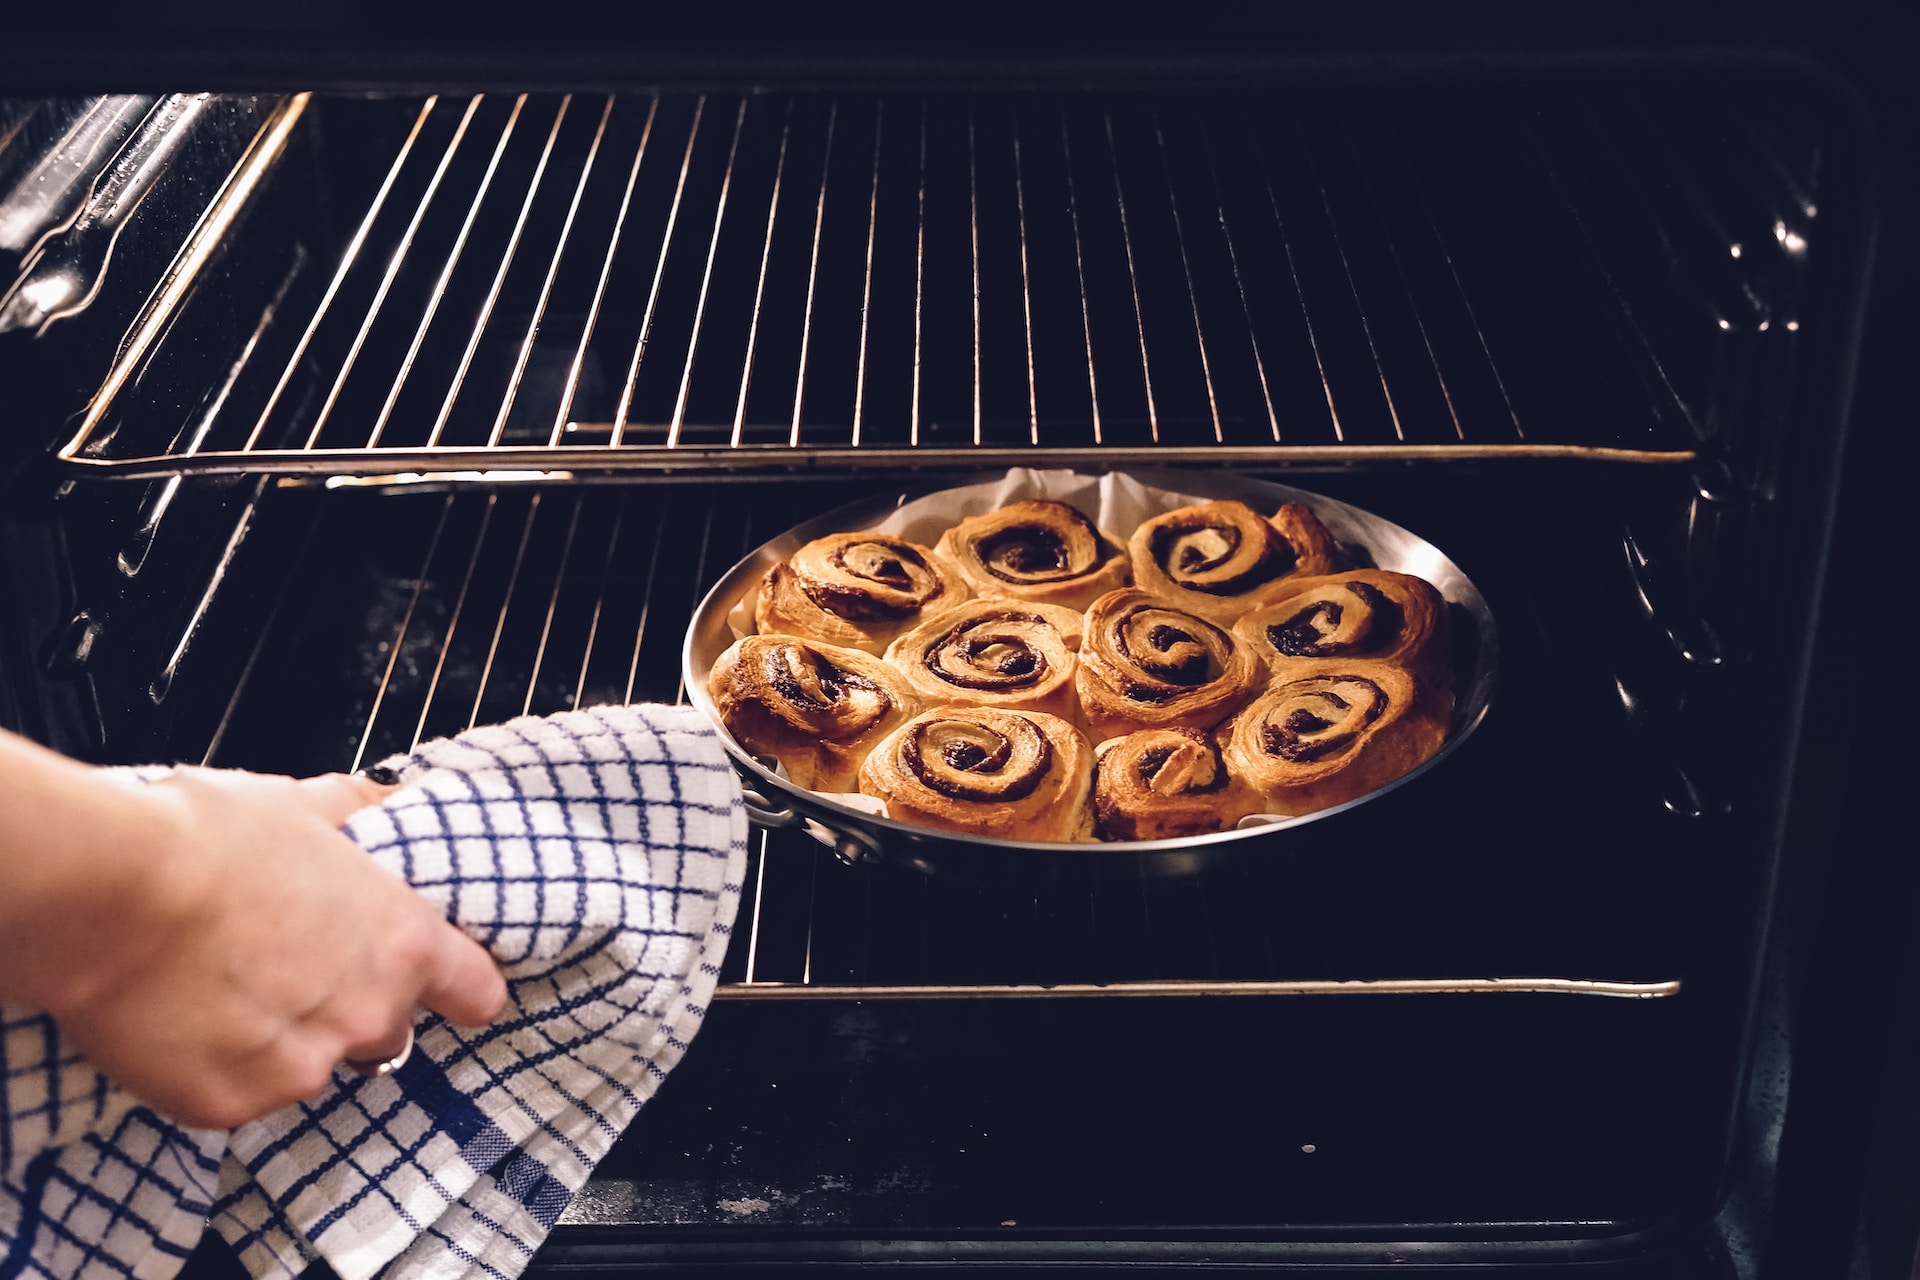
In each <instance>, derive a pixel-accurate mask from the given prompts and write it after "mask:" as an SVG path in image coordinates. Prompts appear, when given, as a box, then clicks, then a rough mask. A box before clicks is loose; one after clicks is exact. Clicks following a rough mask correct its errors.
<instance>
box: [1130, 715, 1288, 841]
mask: <svg viewBox="0 0 1920 1280" xmlns="http://www.w3.org/2000/svg"><path fill="white" fill-rule="evenodd" d="M1266 809H1267V801H1266V797H1264V796H1262V795H1261V794H1260V793H1259V792H1257V791H1255V790H1254V789H1253V788H1252V787H1250V786H1248V785H1247V784H1246V783H1245V782H1244V781H1242V780H1241V779H1239V778H1236V777H1234V776H1233V775H1232V774H1231V773H1229V772H1228V770H1227V766H1226V762H1225V761H1224V760H1222V759H1221V758H1220V748H1219V747H1218V746H1216V745H1215V744H1214V743H1213V741H1212V740H1211V739H1210V738H1208V737H1207V735H1206V734H1204V733H1201V732H1200V731H1199V730H1197V729H1142V730H1141V731H1140V732H1138V733H1130V734H1128V735H1127V736H1126V737H1124V738H1115V739H1113V740H1112V741H1111V742H1103V743H1101V744H1100V746H1099V748H1098V754H1097V755H1096V758H1095V762H1094V766H1093V812H1094V817H1095V820H1096V822H1097V823H1098V827H1099V832H1100V836H1101V838H1102V839H1106V840H1167V839H1172V838H1174V837H1176V836H1198V835H1205V834H1206V833H1208V832H1210V831H1225V830H1226V829H1227V828H1228V827H1231V826H1232V825H1233V824H1234V823H1236V822H1238V821H1240V819H1242V818H1244V817H1246V816H1247V815H1248V814H1252V813H1265V812H1266Z"/></svg>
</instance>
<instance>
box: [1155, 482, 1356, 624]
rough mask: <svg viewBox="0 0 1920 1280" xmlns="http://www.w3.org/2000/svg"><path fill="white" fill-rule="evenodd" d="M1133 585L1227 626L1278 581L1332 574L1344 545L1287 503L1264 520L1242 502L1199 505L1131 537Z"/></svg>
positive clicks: (1314, 519) (1311, 517)
mask: <svg viewBox="0 0 1920 1280" xmlns="http://www.w3.org/2000/svg"><path fill="white" fill-rule="evenodd" d="M1127 554H1128V556H1129V558H1130V559H1131V560H1132V562H1133V584H1134V585H1135V586H1136V587H1139V588H1140V589H1141V590H1143V591H1146V592H1147V593H1148V594H1150V595H1155V596H1159V597H1160V598H1162V599H1164V600H1168V601H1171V602H1173V603H1174V604H1175V605H1177V606H1178V607H1179V608H1182V609H1185V610H1187V611H1188V612H1189V613H1197V614H1199V615H1200V616H1201V617H1203V618H1211V619H1213V620H1214V621H1216V622H1224V623H1227V624H1229V625H1231V624H1232V623H1233V621H1234V620H1235V619H1236V618H1238V617H1239V616H1240V615H1241V614H1242V613H1244V612H1246V610H1247V609H1249V608H1251V607H1252V606H1254V605H1255V604H1257V603H1259V602H1260V601H1261V600H1262V599H1264V598H1265V597H1266V596H1267V595H1268V594H1269V593H1270V592H1271V590H1272V588H1273V586H1274V585H1275V584H1276V583H1278V582H1279V581H1280V580H1282V579H1284V578H1288V577H1296V576H1298V577H1306V576H1310V575H1319V574H1326V573H1331V572H1333V570H1334V569H1335V568H1336V567H1337V564H1336V561H1337V559H1338V556H1339V547H1338V546H1337V545H1336V544H1335V543H1334V540H1333V535H1332V534H1331V533H1329V532H1327V527H1326V526H1325V525H1323V524H1321V523H1320V518H1319V517H1318V516H1316V515H1314V514H1313V512H1312V511H1311V510H1310V509H1308V508H1307V507H1305V506H1302V505H1301V504H1299V503H1297V502H1289V503H1287V504H1286V505H1285V506H1283V507H1281V508H1280V510H1278V511H1277V512H1275V513H1274V514H1273V517H1272V519H1267V518H1266V517H1263V516H1262V515H1261V514H1260V513H1259V512H1257V511H1255V510H1254V509H1253V508H1252V507H1249V506H1248V505H1247V504H1246V503H1244V502H1233V501H1224V502H1196V503H1194V504H1193V505H1191V506H1186V507H1180V508H1178V509H1177V510H1174V511H1169V512H1167V513H1166V514H1164V515H1158V516H1155V517H1153V519H1151V520H1147V521H1145V522H1143V523H1142V524H1141V525H1140V527H1139V528H1138V529H1135V530H1134V532H1133V537H1132V538H1130V539H1128V541H1127Z"/></svg>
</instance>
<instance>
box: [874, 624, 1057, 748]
mask: <svg viewBox="0 0 1920 1280" xmlns="http://www.w3.org/2000/svg"><path fill="white" fill-rule="evenodd" d="M1080 630H1081V617H1080V615H1079V614H1078V613H1075V612H1074V611H1073V610H1071V609H1065V608H1061V607H1060V606H1058V605H1051V604H1036V603H1034V602H1032V601H1027V600H971V601H969V602H967V603H966V604H963V605H961V606H960V607H959V608H957V609H949V610H948V611H947V612H945V613H942V614H940V615H938V616H937V617H933V618H928V619H927V620H926V621H924V622H922V623H921V624H920V625H919V626H917V627H915V628H914V629H913V630H911V631H909V632H907V633H906V634H905V635H903V636H901V637H900V638H899V639H898V640H895V641H894V642H893V643H892V644H890V645H888V646H887V654H886V658H887V663H888V665H890V666H891V667H893V669H894V670H895V671H898V672H899V673H900V674H901V675H902V676H903V677H904V678H905V679H906V681H907V684H908V685H909V686H910V687H911V688H912V689H913V690H914V692H915V693H918V694H919V695H920V696H921V697H922V698H923V699H925V700H926V702H927V703H928V704H930V705H931V704H937V703H960V704H965V705H970V706H982V707H1005V708H1007V709H1008V710H1011V711H1045V712H1048V713H1049V714H1052V715H1057V716H1059V717H1061V718H1062V719H1067V720H1071V719H1073V718H1074V715H1075V713H1076V712H1077V711H1078V710H1079V699H1078V698H1076V697H1075V696H1074V691H1073V675H1074V669H1075V667H1076V665H1077V663H1076V661H1075V659H1074V654H1073V651H1074V650H1075V649H1077V648H1079V646H1080V642H1081V637H1080Z"/></svg>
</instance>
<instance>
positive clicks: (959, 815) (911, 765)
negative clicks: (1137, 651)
mask: <svg viewBox="0 0 1920 1280" xmlns="http://www.w3.org/2000/svg"><path fill="white" fill-rule="evenodd" d="M860 790H861V792H862V793H863V794H865V795H870V796H876V797H878V798H879V799H881V800H884V801H885V802H886V805H887V816H888V817H891V818H895V819H897V820H899V821H901V822H917V823H921V824H922V825H925V826H929V827H939V828H940V829H942V830H945V831H957V832H960V833H962V834H965V835H974V836H989V837H995V838H998V839H1002V840H1091V839H1092V838H1093V806H1092V804H1091V796H1092V790H1093V748H1092V747H1091V746H1089V745H1088V743H1087V740H1086V738H1085V737H1084V736H1083V735H1082V734H1081V732H1080V731H1079V730H1078V729H1076V728H1074V727H1073V726H1072V725H1071V724H1068V723H1067V722H1066V721H1065V720H1062V719H1060V718H1059V717H1057V716H1050V715H1046V714H1044V713H1042V712H1037V711H1005V710H1002V709H1000V708H998V707H936V708H934V709H933V710H931V711H925V712H922V713H921V714H919V715H917V716H915V717H914V718H913V719H911V720H909V721H907V722H906V723H905V724H903V725H901V726H900V727H899V728H898V729H895V730H894V731H893V732H892V733H891V734H889V735H888V736H887V738H886V740H885V741H883V742H881V744H880V745H879V746H877V747H875V748H874V749H873V753H872V754H871V755H869V756H868V757H867V759H866V763H865V764H863V765H861V766H860Z"/></svg>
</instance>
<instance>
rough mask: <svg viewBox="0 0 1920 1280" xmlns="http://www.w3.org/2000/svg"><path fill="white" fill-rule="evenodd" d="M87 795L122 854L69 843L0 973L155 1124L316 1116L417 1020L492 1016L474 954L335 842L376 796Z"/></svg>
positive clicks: (341, 781) (490, 982)
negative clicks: (295, 1107)
mask: <svg viewBox="0 0 1920 1280" xmlns="http://www.w3.org/2000/svg"><path fill="white" fill-rule="evenodd" d="M89 781H92V782H93V783H94V784H95V786H96V787H97V788H98V789H99V790H100V792H101V793H102V794H100V795H98V796H97V797H96V799H97V801H98V803H99V806H100V808H101V809H102V810H103V813H102V817H101V820H100V822H99V823H98V828H99V830H100V832H101V833H103V834H104V833H106V832H110V831H116V830H117V831H119V832H121V833H122V834H121V835H120V837H119V841H118V843H119V844H120V846H121V847H118V848H110V849H95V848H94V847H93V846H92V845H91V844H85V843H83V844H81V845H80V846H79V848H80V852H79V855H78V856H75V855H74V854H73V853H71V852H70V853H69V854H68V856H67V857H65V858H64V859H62V860H61V861H62V862H63V863H64V864H66V865H64V867H63V868H60V869H57V870H56V871H55V872H54V873H53V875H54V880H53V882H52V883H47V882H45V880H46V878H45V877H44V876H43V877H42V882H41V883H39V884H37V885H36V886H35V887H36V888H37V890H38V894H39V898H40V900H41V901H42V902H49V901H50V902H52V903H54V904H57V905H58V906H59V907H61V908H62V909H61V910H59V911H58V912H57V913H54V914H51V915H49V914H47V913H44V912H43V913H41V916H42V918H41V920H40V921H39V923H37V924H36V923H35V922H34V921H33V920H31V919H29V920H28V921H26V922H25V924H24V926H21V925H19V924H17V923H15V922H13V921H9V925H10V927H13V928H16V929H17V928H20V927H24V928H25V929H26V930H27V931H28V933H29V934H34V935H37V936H34V937H30V938H21V937H14V938H10V939H8V940H7V941H6V942H5V943H4V944H0V960H10V961H11V964H10V966H9V965H8V964H0V974H4V976H5V978H6V981H5V983H4V987H5V988H7V989H9V990H12V991H17V992H19V993H21V994H22V995H24V996H25V998H27V999H29V1000H31V1001H32V1002H33V1003H35V1004H37V1005H38V1007H40V1008H42V1009H44V1010H45V1011H47V1012H48V1013H50V1014H52V1015H53V1017H54V1018H55V1020H56V1021H57V1022H58V1023H59V1024H60V1026H61V1028H62V1031H63V1032H64V1033H65V1034H66V1035H68V1036H69V1037H71V1039H72V1040H73V1042H74V1043H75V1045H76V1046H77V1047H78V1048H79V1049H80V1051H81V1052H82V1053H83V1054H84V1055H85V1056H86V1057H87V1059H88V1060H89V1061H90V1062H91V1063H92V1064H93V1065H94V1066H96V1067H97V1068H99V1069H100V1070H101V1071H102V1072H104V1073H105V1074H106V1075H107V1076H108V1077H109V1078H110V1079H112V1080H114V1081H115V1082H117V1083H118V1084H120V1085H121V1086H123V1087H124V1088H126V1089H127V1090H128V1091H129V1092H131V1093H132V1094H133V1095H134V1096H136V1097H138V1098H139V1099H141V1100H142V1101H143V1102H145V1103H147V1104H148V1105H150V1106H152V1107H154V1108H155V1109H156V1110H158V1111H160V1112H161V1113H162V1114H165V1115H167V1116H170V1117H172V1118H174V1119H175V1120H178V1121H180V1122H182V1123H184V1124H188V1125H193V1126H196V1127H203V1128H230V1127H233V1126H235V1125H238V1124H241V1123H244V1122H246V1121H248V1120H252V1119H255V1118H257V1117H259V1116H262V1115H265V1114H266V1113H268V1112H270V1111H274V1110H277V1109H278V1108H280V1107H283V1106H286V1105H288V1104H290V1103H293V1102H297V1101H299V1100H302V1099H305V1098H309V1097H312V1096H313V1095H314V1094H316V1093H318V1092H320V1091H321V1090H322V1089H323V1088H325V1086H326V1084H327V1082H328V1080H329V1079H330V1078H331V1076H332V1073H333V1071H334V1069H335V1068H336V1067H338V1066H339V1065H340V1064H341V1062H342V1061H343V1060H346V1059H357V1060H375V1061H378V1060H381V1059H386V1058H390V1057H392V1056H393V1055H395V1054H396V1053H398V1052H399V1051H400V1050H401V1048H402V1047H403V1046H404V1044H405V1043H406V1036H407V1034H408V1030H409V1027H410V1024H411V1020H412V1015H413V1011H414V1009H415V1007H416V1006H417V1005H425V1006H426V1007H427V1008H429V1009H432V1010H434V1011H435V1012H437V1013H440V1014H442V1015H444V1016H445V1017H446V1018H447V1019H449V1020H450V1021H452V1022H454V1023H457V1024H461V1025H466V1026H478V1025H484V1024H486V1023H488V1022H490V1021H492V1020H493V1018H494V1017H495V1016H496V1015H497V1014H498V1013H499V1011H500V1009H501V1007H502V1006H503V1004H504V1003H505V1000H506V984H505V981H504V979H503V978H502V977H501V974H500V971H499V969H498V968H497V967H496V966H495V965H494V963H493V961H492V959H491V958H490V957H489V956H488V955H487V953H486V951H485V950H484V949H483V948H481V947H480V946H479V945H478V944H477V943H475V942H473V941H472V940H471V939H469V938H468V937H466V935H464V934H462V933H461V932H460V931H459V930H457V929H456V928H454V927H453V926H452V925H450V924H448V923H447V922H446V920H445V919H444V917H442V915H441V914H440V912H439V911H438V910H437V909H435V908H434V907H433V906H431V905H430V904H428V903H427V902H426V901H425V900H424V899H422V898H421V897H420V896H419V895H417V894H416V893H414V892H413V890H412V889H411V888H409V887H408V886H407V885H406V884H405V883H404V882H403V881H401V880H400V879H399V878H398V877H396V876H394V875H392V874H390V873H389V872H387V871H385V870H383V869H381V868H380V867H379V866H378V865H377V864H375V863H374V862H373V860H372V859H370V858H369V857H368V856H367V855H366V853H365V852H364V851H362V850H361V849H360V848H359V847H358V846H356V845H355V844H354V843H353V842H352V841H350V840H348V839H347V838H346V837H345V836H343V835H341V834H340V832H339V827H340V825H341V824H342V823H343V822H344V821H345V820H346V818H347V817H348V815H350V814H351V813H353V812H354V811H355V810H357V809H360V808H363V807H365V806H367V805H370V804H377V803H378V802H379V801H380V799H381V797H382V795H383V794H385V788H382V787H379V786H376V785H375V784H374V783H372V782H370V781H368V780H367V779H365V778H356V777H347V776H345V775H341V774H330V775H327V776H325V777H320V778H310V779H307V780H305V781H298V782H296V781H294V780H293V779H290V778H280V777H268V776H263V775H258V774H246V773H234V772H226V771H219V770H203V769H182V770H179V771H177V772H176V773H174V774H173V775H171V776H170V777H168V778H166V779H164V780H162V781H159V782H155V783H153V784H151V785H148V786H144V787H122V786H120V785H118V784H116V783H110V782H106V781H104V780H101V779H98V778H97V776H94V777H92V778H90V779H89ZM107 793H111V794H107ZM67 843H68V844H69V846H70V847H71V846H73V843H74V842H73V841H71V840H69V841H68V842H67ZM128 846H131V847H128ZM49 890H51V893H49ZM7 914H9V915H11V914H12V913H10V912H9V913H7Z"/></svg>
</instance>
